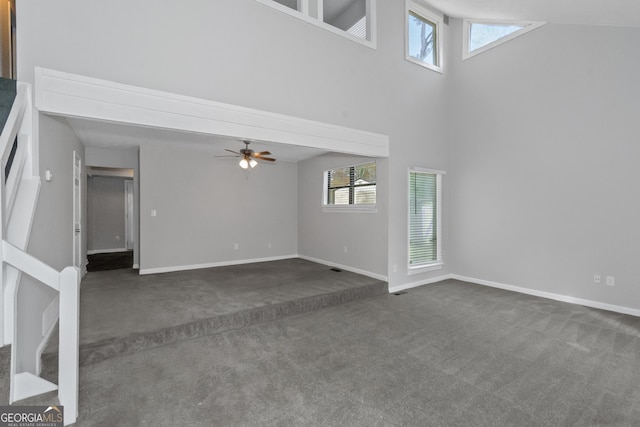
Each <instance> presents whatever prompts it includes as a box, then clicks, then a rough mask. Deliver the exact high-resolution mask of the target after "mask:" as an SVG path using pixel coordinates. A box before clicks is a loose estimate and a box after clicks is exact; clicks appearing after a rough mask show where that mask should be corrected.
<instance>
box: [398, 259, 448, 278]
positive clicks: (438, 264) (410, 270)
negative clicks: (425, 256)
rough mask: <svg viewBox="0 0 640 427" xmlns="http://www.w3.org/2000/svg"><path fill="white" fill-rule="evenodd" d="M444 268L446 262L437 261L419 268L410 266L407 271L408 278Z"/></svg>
mask: <svg viewBox="0 0 640 427" xmlns="http://www.w3.org/2000/svg"><path fill="white" fill-rule="evenodd" d="M442 267H444V262H442V261H435V262H432V263H430V264H422V265H420V266H417V267H413V266H409V268H408V269H407V276H413V275H416V274H423V273H429V272H431V271H436V270H441V269H442Z"/></svg>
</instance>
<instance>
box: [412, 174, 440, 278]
mask: <svg viewBox="0 0 640 427" xmlns="http://www.w3.org/2000/svg"><path fill="white" fill-rule="evenodd" d="M439 187H440V185H439V175H438V174H436V173H426V172H418V171H410V172H409V267H410V268H411V267H414V268H415V267H421V266H427V265H430V264H434V263H436V262H438V261H439V260H440V258H441V256H440V245H439V239H440V236H439V234H440V233H439V229H440V227H439V226H440V224H439V220H440V218H439V217H440V215H439V206H438V204H439V203H440V200H439V196H440V191H439Z"/></svg>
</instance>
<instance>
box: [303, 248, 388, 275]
mask: <svg viewBox="0 0 640 427" xmlns="http://www.w3.org/2000/svg"><path fill="white" fill-rule="evenodd" d="M297 257H298V258H300V259H306V260H307V261H311V262H316V263H318V264H324V265H328V266H329V267H336V268H339V269H341V270H345V271H350V272H352V273H356V274H361V275H363V276H367V277H371V278H372V279H377V280H382V281H383V282H386V281H387V279H388V277H387V276H384V275H382V274H378V273H372V272H370V271H365V270H360V269H358V268H353V267H349V266H348V265H342V264H337V263H335V262H331V261H325V260H323V259H318V258H313V257H309V256H305V255H297Z"/></svg>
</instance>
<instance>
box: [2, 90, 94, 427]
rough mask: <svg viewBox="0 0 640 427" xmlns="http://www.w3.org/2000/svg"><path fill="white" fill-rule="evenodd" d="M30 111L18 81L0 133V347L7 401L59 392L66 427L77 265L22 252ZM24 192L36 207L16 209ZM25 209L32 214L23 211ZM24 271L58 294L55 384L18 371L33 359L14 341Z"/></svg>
mask: <svg viewBox="0 0 640 427" xmlns="http://www.w3.org/2000/svg"><path fill="white" fill-rule="evenodd" d="M32 110H33V107H32V101H31V90H30V86H29V85H27V84H20V83H19V84H18V88H17V95H16V99H15V101H14V103H13V107H12V109H11V112H10V114H9V117H8V118H7V122H6V124H5V127H4V129H3V130H2V133H1V134H0V154H1V160H2V162H1V164H0V165H1V166H2V169H1V170H0V259H1V261H2V262H1V263H0V264H1V269H2V271H1V275H0V281H1V282H2V283H1V286H0V291H1V292H0V345H5V344H9V343H11V344H12V345H11V372H10V382H11V383H10V391H9V403H14V402H16V401H19V400H22V399H26V398H28V397H33V396H37V395H40V394H43V393H48V392H51V391H54V390H57V392H58V399H59V401H60V405H62V406H63V407H64V424H65V425H69V424H73V423H75V422H76V419H77V417H78V389H79V383H78V381H79V306H80V279H81V276H80V269H79V268H78V267H73V266H70V267H66V268H65V269H63V270H62V271H60V272H59V271H57V270H55V269H54V268H52V267H50V266H49V265H47V264H45V263H44V262H42V261H40V260H38V259H37V258H35V257H34V256H32V255H30V254H28V253H27V252H26V247H27V243H28V236H29V231H30V228H31V222H32V219H33V214H34V211H35V206H36V203H35V200H37V194H38V190H39V185H40V180H39V178H38V177H37V175H38V174H37V173H36V171H35V170H34V169H35V164H34V162H33V158H34V144H35V143H36V142H34V141H37V139H36V138H35V136H36V135H34V134H33V133H34V132H33V126H32ZM25 191H30V192H32V193H31V194H32V195H33V197H35V200H34V203H31V204H29V203H27V204H26V205H25V204H21V205H20V206H18V205H17V202H16V201H17V200H18V198H19V195H20V192H25ZM17 206H18V207H19V209H16V207H17ZM25 206H29V210H32V212H24V210H25V209H24V208H25ZM16 230H18V231H16ZM19 246H20V247H19ZM22 273H24V274H27V275H29V276H31V277H32V278H34V279H36V280H38V281H39V282H41V283H43V284H44V285H46V286H48V287H50V288H51V289H53V290H55V291H57V292H58V293H59V298H58V300H59V328H58V329H59V350H58V351H59V355H58V384H57V385H56V384H54V383H52V382H49V381H47V380H45V379H43V378H41V377H40V376H39V375H36V373H33V372H28V371H24V370H22V369H21V368H20V365H21V363H19V361H20V360H24V359H25V358H31V357H34V358H35V357H36V355H35V354H24V353H26V351H25V350H24V349H22V348H21V340H20V339H17V338H18V337H17V331H18V312H17V297H18V284H19V282H20V276H21V274H22ZM38 373H39V372H38Z"/></svg>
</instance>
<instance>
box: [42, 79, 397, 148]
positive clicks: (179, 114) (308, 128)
mask: <svg viewBox="0 0 640 427" xmlns="http://www.w3.org/2000/svg"><path fill="white" fill-rule="evenodd" d="M35 81H36V83H35V98H36V107H37V108H38V110H39V111H41V112H43V113H50V114H55V115H61V116H70V117H78V118H85V119H91V120H103V121H107V122H114V123H124V124H133V125H138V126H147V127H153V128H162V129H172V130H178V131H185V132H197V133H201V134H208V135H220V136H226V137H230V138H237V139H242V138H244V139H256V140H263V141H271V142H277V143H281V144H289V145H296V146H304V147H310V148H317V149H321V150H327V151H334V152H338V153H345V154H355V155H361V156H368V157H388V156H389V137H388V136H387V135H382V134H378V133H373V132H368V131H363V130H358V129H352V128H347V127H343V126H336V125H332V124H328V123H322V122H317V121H312V120H306V119H301V118H297V117H292V116H286V115H283V114H276V113H270V112H266V111H260V110H256V109H251V108H246V107H239V106H236V105H231V104H223V103H220V102H215V101H210V100H206V99H201V98H194V97H189V96H184V95H178V94H173V93H169V92H162V91H158V90H152V89H145V88H141V87H137V86H131V85H125V84H121V83H115V82H111V81H107V80H100V79H95V78H91V77H85V76H79V75H76V74H69V73H64V72H61V71H54V70H49V69H45V68H40V67H36V69H35Z"/></svg>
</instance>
